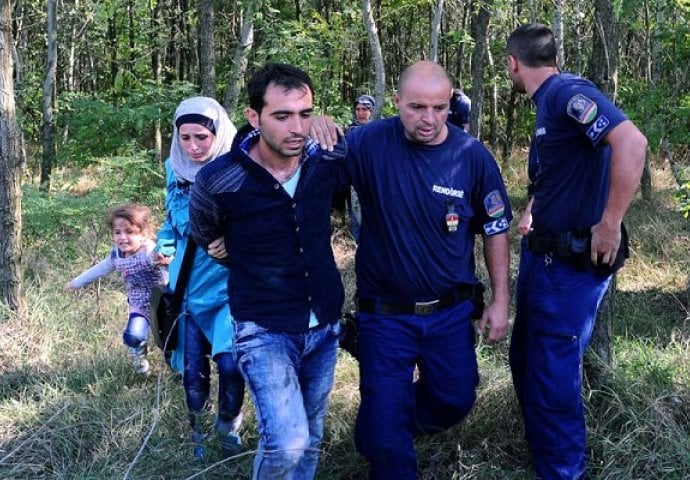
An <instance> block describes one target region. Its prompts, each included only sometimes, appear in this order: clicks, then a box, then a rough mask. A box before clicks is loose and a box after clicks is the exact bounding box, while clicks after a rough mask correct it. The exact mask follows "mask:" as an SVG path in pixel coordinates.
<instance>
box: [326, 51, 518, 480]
mask: <svg viewBox="0 0 690 480" xmlns="http://www.w3.org/2000/svg"><path fill="white" fill-rule="evenodd" d="M451 90H452V83H451V80H450V79H449V77H448V75H447V73H446V72H445V70H444V69H443V68H442V67H441V66H440V65H438V64H435V63H432V62H418V63H415V64H413V65H412V66H410V67H408V68H407V69H406V70H405V71H404V72H403V73H402V75H401V76H400V80H399V85H398V91H397V93H396V95H395V103H396V106H397V108H398V112H399V115H398V116H396V117H392V118H387V119H383V120H375V121H373V122H370V123H369V124H367V126H366V127H365V128H358V129H356V130H354V131H352V132H351V133H349V134H347V135H346V139H347V144H348V155H347V162H348V170H349V172H350V176H351V179H352V184H353V186H354V188H355V190H356V191H357V193H358V195H359V199H360V202H361V205H362V230H361V236H360V242H359V246H358V249H357V256H356V262H355V269H356V273H357V305H358V312H357V323H358V328H359V335H358V352H357V353H358V359H359V365H360V392H361V404H360V408H359V413H358V416H357V423H356V429H355V442H356V445H357V449H358V450H359V452H360V453H362V455H364V456H365V457H366V458H367V460H368V461H369V464H370V470H369V478H370V479H376V480H385V479H390V480H393V479H394V480H417V462H416V455H415V450H414V437H415V435H418V434H421V433H432V432H438V431H441V430H444V429H446V428H449V427H451V426H453V425H456V424H457V423H458V422H460V421H461V420H462V419H463V418H464V417H465V416H466V415H467V414H468V412H469V411H470V410H471V408H472V406H473V405H474V402H475V398H476V394H475V389H476V387H477V383H478V381H479V374H478V369H477V359H476V355H475V348H474V347H475V328H474V327H473V324H472V320H473V319H475V318H476V319H479V322H478V324H477V329H478V330H479V331H483V330H484V329H487V330H488V333H487V339H488V340H489V341H497V340H500V339H502V338H503V337H504V336H505V335H506V333H507V327H508V303H509V297H510V295H509V293H508V283H509V281H508V280H509V263H510V262H509V249H508V238H507V231H508V228H509V223H510V220H511V218H512V214H511V210H510V205H509V203H508V196H507V195H506V191H505V188H504V184H503V180H502V178H501V174H500V172H499V169H498V167H497V165H496V162H495V161H494V159H493V157H492V156H491V154H490V153H489V152H488V151H487V149H486V148H484V147H483V146H482V145H481V144H480V143H479V142H478V141H477V140H476V139H474V138H473V137H471V136H470V135H468V134H467V133H465V132H464V131H463V130H461V129H460V128H458V127H456V126H454V125H452V124H449V123H447V122H446V119H447V116H448V108H449V103H450V97H451ZM315 124H316V125H318V122H317V121H316V120H315V121H314V124H312V127H314V128H312V136H313V137H317V138H318V137H319V136H320V134H319V132H316V131H315ZM322 143H323V142H322ZM477 234H481V235H482V237H483V245H484V257H485V260H486V264H487V267H488V271H489V276H490V280H491V289H492V293H493V298H492V300H491V302H490V303H489V305H488V306H487V308H486V310H485V311H484V312H483V314H482V313H480V311H481V309H480V308H477V307H479V305H478V304H480V303H481V299H480V298H479V297H481V292H482V289H481V287H480V284H479V280H478V278H477V276H476V274H475V259H474V244H475V236H476V235H477ZM478 310H479V311H478ZM415 367H418V368H419V380H418V381H416V382H414V383H413V373H414V371H415Z"/></svg>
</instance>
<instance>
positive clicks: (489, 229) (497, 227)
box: [484, 217, 508, 235]
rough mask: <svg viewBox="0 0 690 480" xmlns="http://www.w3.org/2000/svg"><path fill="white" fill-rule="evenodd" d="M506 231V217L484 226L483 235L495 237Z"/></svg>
mask: <svg viewBox="0 0 690 480" xmlns="http://www.w3.org/2000/svg"><path fill="white" fill-rule="evenodd" d="M506 230H508V219H507V218H506V217H503V218H500V219H498V220H494V221H493V222H489V223H485V224H484V233H486V234H487V235H495V234H497V233H501V232H505V231H506Z"/></svg>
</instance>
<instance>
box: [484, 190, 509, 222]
mask: <svg viewBox="0 0 690 480" xmlns="http://www.w3.org/2000/svg"><path fill="white" fill-rule="evenodd" d="M484 209H485V210H486V214H487V215H488V216H490V217H491V218H498V217H502V216H503V212H505V210H506V206H505V203H503V197H502V196H501V194H500V193H498V190H494V191H492V192H491V193H489V194H488V195H487V196H486V197H484Z"/></svg>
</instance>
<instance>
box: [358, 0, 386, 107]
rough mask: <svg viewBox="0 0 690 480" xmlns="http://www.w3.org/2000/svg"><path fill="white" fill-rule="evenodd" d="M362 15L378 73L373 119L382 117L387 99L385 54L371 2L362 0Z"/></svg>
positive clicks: (372, 58)
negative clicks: (382, 50) (382, 49)
mask: <svg viewBox="0 0 690 480" xmlns="http://www.w3.org/2000/svg"><path fill="white" fill-rule="evenodd" d="M362 13H363V15H364V27H365V28H366V30H367V34H368V35H369V48H370V50H371V60H372V62H374V70H375V72H376V88H375V90H376V105H375V106H374V111H373V112H372V117H373V118H380V117H381V109H382V108H383V104H384V99H385V98H386V67H385V65H384V64H383V53H382V52H381V42H380V40H379V33H378V29H377V28H376V21H375V20H374V13H373V11H372V9H371V0H362Z"/></svg>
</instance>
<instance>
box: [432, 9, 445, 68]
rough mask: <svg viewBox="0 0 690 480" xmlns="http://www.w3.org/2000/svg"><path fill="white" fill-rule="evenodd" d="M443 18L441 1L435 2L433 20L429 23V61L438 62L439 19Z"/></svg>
mask: <svg viewBox="0 0 690 480" xmlns="http://www.w3.org/2000/svg"><path fill="white" fill-rule="evenodd" d="M442 18H443V0H436V8H435V9H434V20H433V22H432V23H431V52H430V53H429V60H431V61H432V62H438V37H439V34H440V32H441V19H442Z"/></svg>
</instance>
